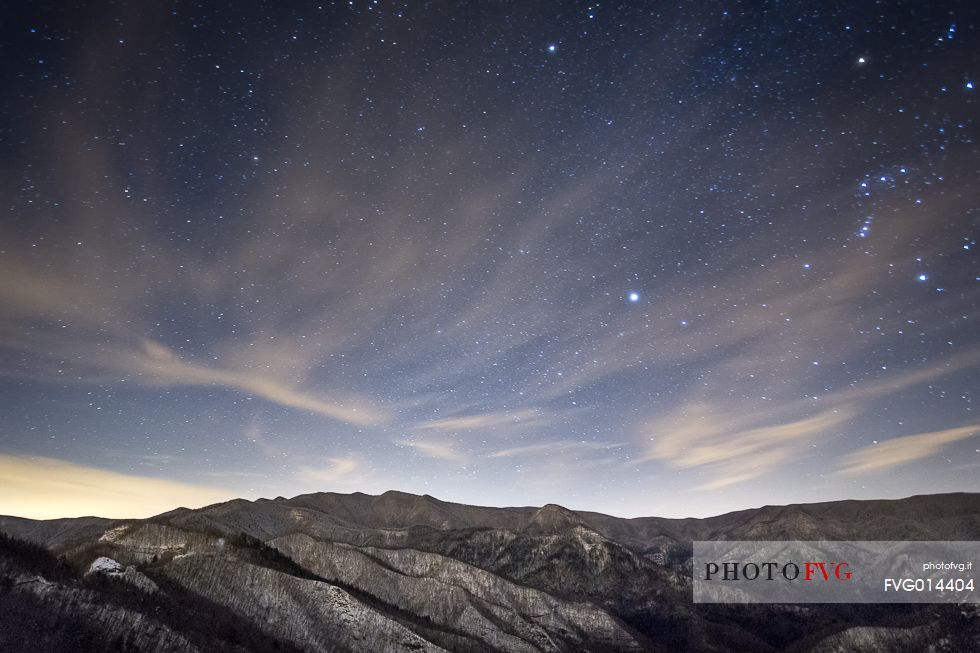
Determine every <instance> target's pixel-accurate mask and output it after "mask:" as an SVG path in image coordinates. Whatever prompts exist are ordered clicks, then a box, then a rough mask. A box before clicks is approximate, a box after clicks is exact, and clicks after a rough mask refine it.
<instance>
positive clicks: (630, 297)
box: [626, 292, 640, 304]
mask: <svg viewBox="0 0 980 653" xmlns="http://www.w3.org/2000/svg"><path fill="white" fill-rule="evenodd" d="M626 299H628V300H629V303H630V304H635V303H636V302H638V301H640V293H638V292H631V293H630V294H628V295H626Z"/></svg>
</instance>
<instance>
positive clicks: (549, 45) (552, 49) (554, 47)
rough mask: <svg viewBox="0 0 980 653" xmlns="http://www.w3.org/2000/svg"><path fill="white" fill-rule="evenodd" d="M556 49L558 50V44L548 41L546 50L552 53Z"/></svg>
mask: <svg viewBox="0 0 980 653" xmlns="http://www.w3.org/2000/svg"><path fill="white" fill-rule="evenodd" d="M557 50H558V46H557V45H555V44H554V43H549V44H548V52H551V53H552V54H554V53H555V52H556V51H557Z"/></svg>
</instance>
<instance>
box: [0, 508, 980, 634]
mask: <svg viewBox="0 0 980 653" xmlns="http://www.w3.org/2000/svg"><path fill="white" fill-rule="evenodd" d="M0 531H2V532H5V533H8V534H9V535H10V536H13V537H14V538H16V539H11V538H10V537H3V538H2V539H0V650H3V651H28V650H30V651H34V650H45V651H104V650H138V651H208V652H210V651H276V650H278V651H357V652H361V651H363V652H383V651H466V652H469V651H474V652H481V651H514V652H518V651H520V652H528V653H532V652H542V651H705V652H707V651H778V650H793V651H801V652H810V653H817V652H824V651H847V650H863V651H905V650H926V649H929V648H930V647H931V649H930V650H935V651H951V652H955V651H965V650H980V618H978V616H977V611H976V609H975V607H973V606H928V605H927V606H876V605H865V606H833V605H807V606H707V605H695V604H693V603H692V601H691V584H690V571H689V566H688V565H689V555H690V547H691V541H692V540H694V539H720V538H724V539H788V538H797V539H816V538H824V539H910V538H911V539H978V534H980V495H966V494H958V495H936V496H930V497H913V498H910V499H905V500H900V501H846V502H836V503H825V504H810V505H801V506H778V507H766V508H761V509H758V510H752V511H741V512H737V513H730V514H728V515H721V516H719V517H714V518H710V519H700V520H699V519H686V520H672V519H661V518H653V517H651V518H641V519H618V518H614V517H610V516H607V515H600V514H596V513H585V512H575V511H571V510H567V509H565V508H562V507H561V506H555V505H548V506H544V507H543V508H534V507H528V508H483V507H475V506H464V505H460V504H452V503H447V502H442V501H439V500H437V499H434V498H432V497H428V496H421V497H420V496H415V495H409V494H404V493H399V492H389V493H385V494H384V495H381V496H369V495H364V494H353V495H340V494H331V493H323V494H312V495H303V496H300V497H295V498H294V499H282V498H279V499H275V500H264V499H263V500H259V501H255V502H250V501H244V500H235V501H230V502H227V503H223V504H217V505H214V506H209V507H207V508H202V509H200V510H187V509H179V510H175V511H172V512H169V513H165V514H163V515H159V516H157V517H155V518H152V519H149V520H124V521H110V520H101V519H98V518H83V519H79V520H70V519H68V520H54V521H49V522H35V521H31V520H24V519H17V518H5V517H0ZM903 533H904V535H903ZM39 646H40V648H38V647H39Z"/></svg>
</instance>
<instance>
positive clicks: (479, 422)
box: [415, 409, 545, 431]
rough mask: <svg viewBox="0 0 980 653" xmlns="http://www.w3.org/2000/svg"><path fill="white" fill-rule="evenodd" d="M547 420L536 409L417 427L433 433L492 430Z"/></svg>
mask: <svg viewBox="0 0 980 653" xmlns="http://www.w3.org/2000/svg"><path fill="white" fill-rule="evenodd" d="M544 419H545V418H544V416H543V415H542V413H541V411H539V410H534V409H525V410H515V411H499V412H493V413H482V414H476V415H460V416H456V417H445V418H442V419H434V420H428V421H425V422H420V423H418V424H416V425H415V428H416V429H420V430H433V431H472V430H476V429H492V428H494V427H497V426H501V425H504V424H506V425H516V424H524V425H526V424H529V423H540V422H541V421H543V420H544Z"/></svg>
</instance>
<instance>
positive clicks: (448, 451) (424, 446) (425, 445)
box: [395, 439, 467, 463]
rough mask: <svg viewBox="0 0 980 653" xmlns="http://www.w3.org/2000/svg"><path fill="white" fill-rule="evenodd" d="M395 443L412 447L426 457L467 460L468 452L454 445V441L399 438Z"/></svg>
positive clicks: (454, 460) (455, 460) (458, 460)
mask: <svg viewBox="0 0 980 653" xmlns="http://www.w3.org/2000/svg"><path fill="white" fill-rule="evenodd" d="M395 444H398V445H401V446H403V447H411V448H412V449H415V451H417V452H418V453H419V454H421V455H423V456H425V457H426V458H436V459H438V460H448V461H452V462H457V463H461V462H465V461H466V460H467V456H466V454H464V453H463V452H461V451H460V450H459V449H457V448H456V445H454V444H453V443H452V442H446V441H439V440H415V439H404V440H397V441H396V442H395Z"/></svg>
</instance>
